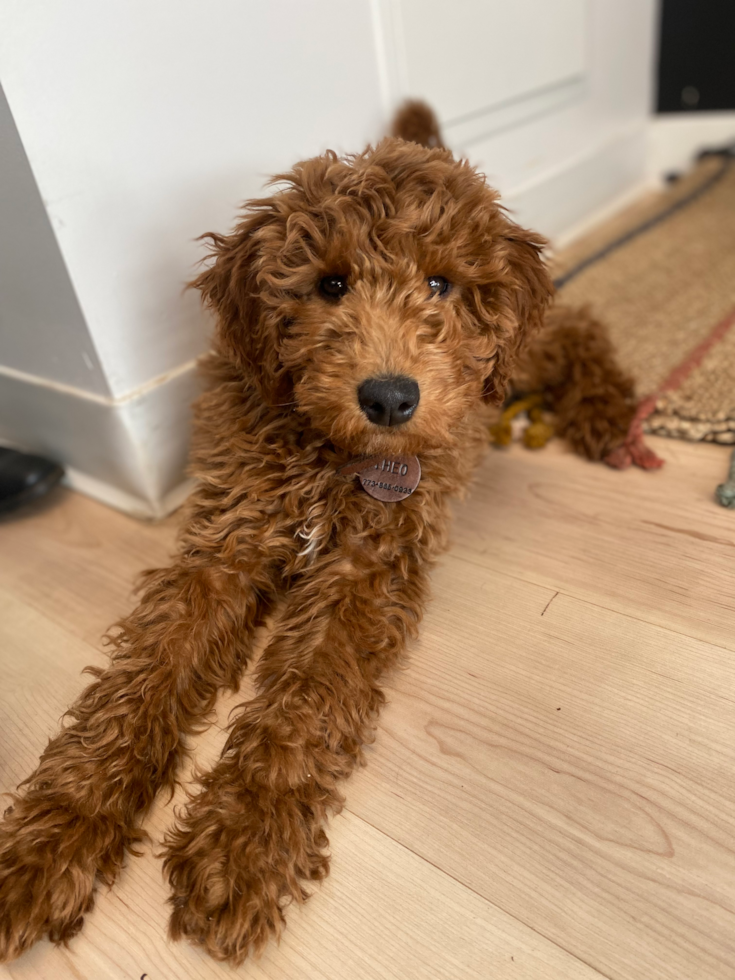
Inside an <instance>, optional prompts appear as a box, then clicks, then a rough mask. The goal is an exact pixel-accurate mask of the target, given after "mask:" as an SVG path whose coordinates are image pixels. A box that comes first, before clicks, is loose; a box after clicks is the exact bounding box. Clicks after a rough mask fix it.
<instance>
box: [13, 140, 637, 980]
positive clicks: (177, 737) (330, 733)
mask: <svg viewBox="0 0 735 980" xmlns="http://www.w3.org/2000/svg"><path fill="white" fill-rule="evenodd" d="M278 181H279V182H280V184H281V187H280V189H279V190H278V191H277V192H276V193H274V194H273V196H271V197H269V198H265V199H263V200H259V201H255V202H252V203H251V204H250V205H249V206H248V207H247V209H246V211H245V213H244V216H243V218H242V220H241V222H240V223H239V224H238V225H237V227H236V228H235V230H234V231H233V232H232V234H230V235H216V234H215V235H211V236H210V242H211V247H212V253H213V262H212V264H211V265H210V266H209V267H208V268H207V269H206V270H205V271H204V272H203V273H202V274H201V275H200V276H199V278H198V279H197V280H196V283H195V285H196V286H197V287H198V288H199V289H200V290H201V292H202V294H203V296H204V299H205V301H206V303H207V304H208V305H209V306H210V307H211V308H212V309H213V310H214V311H215V313H216V316H217V324H218V325H217V332H216V340H215V348H214V352H213V353H212V354H211V355H210V356H209V357H208V359H207V364H206V371H207V373H208V375H209V379H210V386H209V390H208V392H207V393H206V394H205V395H204V396H203V397H202V398H201V400H200V401H199V403H198V405H197V410H196V417H197V421H196V437H195V446H194V464H193V469H194V473H195V475H196V476H197V477H198V479H199V485H198V489H197V490H196V491H195V493H194V495H193V497H192V498H191V500H190V502H189V504H188V507H187V511H186V516H185V522H184V530H183V533H182V535H181V541H180V549H179V552H178V556H177V558H176V559H175V561H174V563H173V564H172V565H171V567H170V568H165V569H159V570H156V571H151V572H148V573H147V574H146V576H145V579H144V582H143V586H142V593H143V594H142V598H141V601H140V603H139V605H138V606H137V608H136V609H135V610H134V611H133V612H132V613H131V614H130V615H129V616H128V617H126V618H125V619H123V620H122V621H121V622H120V623H119V624H118V627H117V629H116V630H115V631H114V633H113V634H112V643H113V644H114V647H115V649H114V653H113V656H112V658H111V662H110V665H109V667H108V668H107V669H106V670H104V671H102V670H97V671H95V672H94V673H95V680H94V682H93V683H92V684H91V685H90V686H89V687H88V688H87V689H86V691H84V693H83V694H82V695H81V697H80V698H79V700H78V701H77V702H76V704H75V705H74V706H73V707H72V709H71V710H70V712H69V722H68V724H67V726H66V727H65V728H64V730H63V731H62V733H61V734H60V735H58V736H57V737H56V738H54V739H52V741H51V742H50V743H49V745H48V747H47V748H46V751H45V752H44V753H43V756H42V758H41V761H40V764H39V766H38V768H37V770H36V771H35V772H34V773H33V775H32V776H31V777H30V778H29V779H28V780H27V781H26V784H25V789H24V790H23V791H22V792H21V793H20V794H19V795H17V796H16V797H15V798H14V802H13V806H12V807H11V808H10V810H9V811H8V812H7V813H6V818H5V822H4V824H3V826H2V831H1V832H0V958H2V959H9V958H12V957H14V956H17V955H18V954H19V953H21V952H22V951H23V950H24V949H26V948H27V947H29V946H30V945H31V944H32V943H33V942H35V941H36V940H37V939H39V938H40V937H41V936H43V935H48V936H49V937H50V938H51V939H52V940H54V941H56V942H66V941H67V940H69V939H70V938H71V937H72V936H74V935H75V933H77V932H78V930H79V929H80V928H81V925H82V919H83V916H84V914H85V913H86V912H88V911H89V910H90V909H91V908H92V905H93V901H94V890H95V886H96V884H97V882H99V881H102V882H106V883H111V882H112V881H113V880H114V878H115V877H116V875H117V874H118V872H119V871H120V868H121V867H122V865H123V861H124V858H125V854H126V852H127V851H128V850H131V849H134V847H135V845H136V843H138V842H139V841H140V840H141V837H142V832H141V830H140V829H139V828H140V820H141V818H142V817H143V815H144V814H145V812H146V810H147V809H148V807H149V806H150V804H151V802H152V800H153V798H154V797H155V795H156V793H157V792H158V791H159V790H160V789H161V788H163V787H172V786H173V785H174V781H175V778H176V772H177V767H178V764H179V762H180V761H181V758H182V755H183V754H184V752H185V750H186V740H187V737H188V736H189V735H191V734H192V733H193V732H195V731H196V730H197V728H198V726H200V725H201V724H202V723H203V722H204V721H205V720H206V717H207V714H208V713H209V712H210V710H211V709H212V707H213V705H214V703H215V699H216V697H217V694H218V692H219V691H220V690H221V689H223V688H236V687H237V684H238V680H239V678H240V675H241V672H242V671H243V669H244V668H245V666H246V665H247V662H248V658H249V657H250V652H251V643H252V637H253V633H254V631H255V629H256V627H257V626H258V625H259V624H260V623H262V621H263V619H264V616H265V615H266V613H267V612H268V611H269V610H271V609H272V608H273V606H274V604H275V603H276V601H278V602H279V604H280V613H279V616H278V618H277V622H276V626H275V629H274V632H273V635H272V638H271V639H270V642H269V644H268V646H267V648H266V650H265V652H264V653H263V655H262V658H261V660H260V662H259V664H258V666H257V674H256V679H257V695H256V697H255V699H254V700H252V701H251V702H250V703H248V704H245V705H244V706H243V707H242V709H241V711H240V714H239V717H238V718H237V720H236V721H235V723H234V725H233V728H232V731H231V733H230V736H229V739H228V742H227V745H226V747H225V750H224V752H223V755H222V757H221V759H220V761H219V763H218V764H217V765H216V766H215V768H214V769H213V770H212V771H211V772H210V773H208V774H207V775H205V776H204V777H203V778H202V780H201V785H200V787H199V791H198V794H197V795H196V796H195V797H194V798H193V799H192V800H191V802H190V803H189V806H188V808H187V809H186V812H185V814H184V815H183V817H181V819H180V820H179V822H178V824H177V825H176V827H175V829H174V830H173V831H172V832H171V833H170V835H169V836H168V838H167V840H166V844H165V848H166V856H165V870H166V873H167V875H168V878H169V880H170V883H171V889H172V898H171V902H172V906H173V911H172V916H171V935H172V937H173V938H175V939H178V938H179V937H183V936H185V937H187V938H188V939H190V940H191V941H193V942H194V943H197V944H199V945H201V946H203V947H204V948H205V949H206V950H207V951H208V952H209V953H210V954H211V955H212V956H214V957H216V958H218V959H223V960H230V961H232V962H234V963H238V962H240V961H241V960H242V959H243V958H244V957H245V956H246V955H247V953H248V952H249V951H250V950H252V949H257V948H259V947H260V946H262V944H263V943H264V942H265V941H266V939H267V938H268V937H269V936H270V935H271V934H273V933H278V931H279V930H280V928H281V924H282V921H283V910H284V907H285V905H286V904H287V903H288V902H289V901H291V900H294V899H295V900H297V901H302V900H303V899H305V898H306V897H307V894H308V890H307V888H308V884H309V882H312V881H316V880H319V879H321V878H323V877H324V876H325V875H326V874H327V869H328V858H327V854H326V847H327V837H326V834H325V824H326V820H327V816H328V814H329V813H334V812H335V811H337V810H338V809H339V808H340V806H341V804H342V796H341V790H340V782H341V780H343V779H344V778H345V777H347V776H349V774H350V773H351V772H352V770H353V769H354V768H355V766H356V765H358V764H359V763H360V762H361V759H362V747H363V745H364V744H365V743H366V742H367V741H369V740H370V738H371V737H372V731H373V726H374V725H375V720H376V716H377V713H378V710H379V708H380V706H381V704H382V703H383V694H382V693H381V688H380V682H381V679H382V677H383V675H384V674H385V672H386V671H387V670H388V669H389V668H391V667H393V665H395V664H396V662H397V661H398V660H399V659H400V657H401V655H402V653H403V651H404V648H405V645H406V641H407V639H408V638H409V637H412V636H413V635H414V634H415V632H416V629H417V624H418V622H419V620H420V618H421V612H422V608H423V605H424V600H425V597H426V591H427V586H426V583H427V574H428V571H429V569H430V567H431V564H432V561H433V560H434V558H435V557H436V555H437V554H438V552H439V551H440V550H441V549H442V547H443V546H444V542H445V534H446V528H447V522H448V500H449V498H450V497H451V496H452V495H454V494H458V493H461V492H462V490H463V489H464V488H465V487H466V485H467V484H468V481H469V479H470V476H471V473H472V471H473V468H474V467H475V465H476V463H477V461H478V459H479V457H480V456H481V454H482V453H483V451H484V449H485V446H486V444H487V424H488V420H489V416H490V414H491V413H492V411H493V405H497V404H498V403H499V402H501V401H502V399H503V397H504V395H505V392H506V388H507V386H508V383H509V380H510V378H511V373H512V370H513V365H514V362H516V360H517V358H518V357H520V361H518V364H519V367H520V370H519V372H518V379H519V383H520V384H521V385H522V386H523V385H527V386H530V387H531V388H534V389H535V388H539V387H543V388H545V389H546V391H547V392H548V396H549V399H550V400H551V402H552V404H553V406H554V407H555V408H556V410H557V412H558V413H559V416H560V420H561V424H562V427H563V429H564V431H565V433H566V435H567V437H568V438H569V439H570V440H571V441H572V443H573V445H574V446H575V448H577V449H578V450H579V451H580V452H582V453H583V454H586V455H587V456H589V457H590V458H593V459H596V458H599V457H600V456H601V455H602V454H604V452H605V451H607V450H608V449H611V448H613V447H614V445H615V444H616V442H619V441H620V440H621V438H622V435H623V434H624V433H623V429H624V428H625V425H624V422H625V419H626V418H627V417H628V413H629V412H630V413H631V414H632V411H631V392H630V387H629V384H628V382H627V381H626V379H625V378H624V377H623V376H622V375H621V373H620V372H619V370H618V369H617V368H616V366H615V364H614V359H613V357H612V353H611V350H610V348H609V345H608V344H607V342H606V341H605V340H604V337H603V336H602V333H601V329H600V328H599V327H598V326H597V325H595V324H594V323H593V322H592V321H591V320H590V319H589V318H588V317H586V316H584V315H581V314H574V315H567V314H564V313H556V314H554V316H553V318H552V320H551V321H550V323H549V326H548V328H547V330H546V332H545V334H543V337H544V339H543V340H542V341H541V343H540V344H539V345H537V346H536V347H535V348H533V347H530V346H529V342H530V339H531V337H532V335H533V334H534V333H535V332H536V331H538V330H539V329H540V327H541V325H542V321H543V319H544V314H545V311H546V308H547V305H548V303H549V301H550V299H551V296H552V286H551V282H550V279H549V276H548V273H547V271H546V268H545V266H544V263H543V261H542V256H541V252H542V247H543V245H544V242H543V240H542V239H541V238H540V237H539V236H538V235H536V234H534V233H532V232H529V231H525V230H524V229H522V228H520V227H518V226H517V225H516V224H514V223H513V222H512V221H511V220H509V218H508V217H507V215H506V214H505V213H504V211H503V210H502V209H501V208H500V207H499V205H498V199H497V195H496V194H495V192H494V191H492V190H491V189H490V188H489V187H488V186H487V185H486V183H485V181H484V179H483V177H482V176H481V175H480V174H478V173H477V172H476V171H475V170H474V169H473V168H472V167H471V166H470V165H469V164H468V163H467V162H465V161H457V160H455V159H454V158H453V157H452V155H451V153H450V152H449V151H447V150H445V149H442V148H436V149H427V148H424V147H422V146H419V145H417V144H415V143H410V142H407V141H404V140H401V139H398V138H387V139H385V140H384V141H383V142H381V143H380V144H379V145H378V146H377V147H375V148H374V149H368V150H367V151H365V152H364V153H362V154H360V155H357V156H352V157H346V158H340V157H338V156H336V155H335V154H334V153H326V154H324V155H323V156H321V157H318V158H316V159H312V160H308V161H306V162H305V163H301V164H299V165H298V166H296V167H295V168H294V170H293V171H292V172H291V173H289V174H286V175H283V176H281V177H280V178H278ZM333 274H339V275H342V276H345V277H347V279H348V282H349V290H348V292H347V293H346V294H345V295H344V296H343V297H342V298H341V299H329V298H326V297H324V296H323V295H322V294H321V293H320V292H319V290H318V284H319V282H320V280H321V279H322V277H324V276H328V275H333ZM435 275H441V276H443V277H445V278H446V279H447V280H448V281H449V282H450V283H451V284H452V288H451V290H450V291H449V292H447V294H446V295H441V296H440V295H435V294H433V293H432V291H431V290H430V288H429V286H428V284H427V279H428V277H430V276H435ZM386 374H399V375H407V376H409V377H411V378H414V379H416V381H417V382H418V383H419V386H420V403H419V407H418V409H417V410H416V412H415V414H414V415H413V417H412V418H411V419H410V420H409V421H408V422H406V423H405V424H404V425H401V426H398V427H385V426H378V425H374V424H373V423H371V422H370V421H369V420H368V418H367V417H366V415H365V414H364V413H363V411H361V409H360V405H359V404H358V399H357V394H356V392H357V388H358V386H359V385H360V383H361V382H363V381H364V380H365V379H367V378H371V377H374V376H376V375H377V376H380V375H386ZM396 452H400V453H415V454H418V455H419V456H420V460H421V466H422V471H423V477H422V480H421V483H420V485H419V486H418V488H417V489H416V490H415V492H414V493H413V494H412V495H411V496H410V497H408V498H406V499H405V500H403V501H401V502H399V503H383V502H380V501H379V500H375V499H373V498H372V497H371V496H368V494H367V493H364V492H363V491H362V490H361V489H360V487H359V485H358V484H356V483H355V482H354V481H353V480H352V479H351V478H349V477H345V476H342V475H340V474H339V473H338V469H339V467H340V466H341V465H342V464H344V463H346V462H348V461H349V460H350V459H352V458H353V457H355V456H357V455H362V454H370V453H396Z"/></svg>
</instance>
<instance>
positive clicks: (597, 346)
mask: <svg viewBox="0 0 735 980" xmlns="http://www.w3.org/2000/svg"><path fill="white" fill-rule="evenodd" d="M513 386H514V388H515V389H516V390H518V391H524V392H534V391H543V392H544V395H545V397H546V400H547V401H548V402H549V406H550V408H551V409H552V411H553V412H554V414H555V416H556V427H557V432H558V434H559V435H560V436H562V437H563V438H565V439H566V440H567V441H568V442H569V443H570V444H571V446H572V448H573V449H574V450H575V452H577V453H579V455H580V456H586V457H587V459H592V460H601V459H604V458H605V457H606V456H607V455H608V454H609V453H610V452H612V450H613V449H616V448H617V447H618V446H619V445H620V444H621V443H622V442H623V441H624V439H625V437H626V435H627V434H628V429H629V427H630V423H631V421H632V419H633V416H634V415H635V410H636V403H635V398H634V392H633V382H632V381H631V379H630V378H628V377H627V376H626V374H625V373H624V372H623V370H622V368H621V367H620V365H619V364H618V361H617V359H616V356H615V351H614V349H613V346H612V343H611V342H610V339H609V337H608V335H607V330H606V329H605V327H604V326H603V325H602V324H601V323H600V322H599V321H597V320H596V319H595V318H594V317H593V316H592V315H591V314H590V313H589V312H588V311H587V310H585V309H579V310H577V309H571V308H568V307H564V306H555V307H552V309H551V310H550V311H549V312H548V314H547V317H546V322H545V324H544V327H543V329H542V330H541V331H540V332H539V333H538V334H537V335H536V336H534V337H533V339H532V340H531V342H530V344H529V346H528V347H527V348H526V349H525V350H524V351H523V352H522V353H521V354H520V356H519V358H518V360H517V362H516V365H515V367H514V371H513Z"/></svg>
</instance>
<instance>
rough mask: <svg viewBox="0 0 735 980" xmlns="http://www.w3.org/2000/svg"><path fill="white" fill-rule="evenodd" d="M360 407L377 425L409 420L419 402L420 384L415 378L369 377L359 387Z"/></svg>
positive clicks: (395, 423)
mask: <svg viewBox="0 0 735 980" xmlns="http://www.w3.org/2000/svg"><path fill="white" fill-rule="evenodd" d="M357 400H358V401H359V402H360V408H361V409H362V410H363V412H364V413H365V414H366V415H367V417H368V418H369V419H370V421H371V422H374V423H375V425H402V424H403V423H404V422H408V420H409V419H410V418H411V416H412V415H413V413H414V412H415V411H416V406H417V405H418V403H419V386H418V384H417V383H416V382H415V381H414V380H413V378H406V377H404V376H403V375H398V376H395V377H392V378H368V380H367V381H363V383H362V384H361V385H360V387H359V388H358V389H357Z"/></svg>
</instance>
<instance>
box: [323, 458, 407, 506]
mask: <svg viewBox="0 0 735 980" xmlns="http://www.w3.org/2000/svg"><path fill="white" fill-rule="evenodd" d="M337 472H338V473H340V474H341V475H342V476H357V477H359V480H360V486H361V487H362V489H363V490H364V491H365V492H366V493H369V494H370V496H371V497H375V499H376V500H384V501H386V502H389V503H393V502H394V501H396V500H405V498H406V497H410V496H411V494H412V493H413V492H414V490H415V489H416V487H417V486H418V485H419V482H420V480H421V463H420V462H419V458H418V456H405V455H403V454H399V455H390V456H383V455H382V454H378V455H375V456H361V457H360V458H358V459H353V460H351V461H350V462H349V463H345V465H344V466H340V468H339V469H338V470H337Z"/></svg>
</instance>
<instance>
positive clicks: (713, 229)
mask: <svg viewBox="0 0 735 980" xmlns="http://www.w3.org/2000/svg"><path fill="white" fill-rule="evenodd" d="M722 166H723V163H722V160H721V158H706V159H705V160H703V161H702V162H701V163H699V164H698V165H697V166H696V167H695V168H694V169H693V170H692V172H691V173H689V174H688V175H686V176H685V177H684V178H682V179H681V180H679V181H678V182H677V183H676V184H675V185H673V186H672V187H671V188H670V189H667V190H665V191H662V192H661V193H654V194H650V195H649V196H647V197H645V198H644V199H642V200H641V201H639V202H637V203H636V204H635V205H634V206H632V207H630V208H628V209H627V210H626V211H624V212H623V213H621V214H619V215H617V216H616V217H615V218H614V219H613V220H611V221H608V222H606V223H605V224H604V225H601V226H599V227H598V228H596V229H595V230H594V232H592V233H590V234H588V235H586V236H585V237H584V238H582V239H579V240H578V241H576V242H575V243H574V245H573V246H572V247H569V248H567V249H566V250H565V251H564V252H563V253H561V254H559V255H558V256H557V257H556V259H555V260H554V262H553V263H552V268H553V272H554V274H555V275H556V276H559V275H563V274H564V273H565V272H567V271H568V270H570V269H572V268H574V267H576V266H577V265H578V263H579V262H581V261H582V260H584V259H586V258H588V257H589V256H590V255H592V254H594V253H596V252H597V251H598V250H599V249H601V248H603V247H605V246H606V245H608V244H609V243H610V242H612V241H614V240H616V239H617V238H618V237H620V236H621V235H622V234H624V233H626V232H628V231H630V230H631V229H633V228H636V227H638V226H639V225H641V224H642V223H643V222H645V221H647V220H648V219H650V218H652V217H653V216H655V215H657V214H659V213H661V212H663V211H664V210H665V209H666V208H668V207H669V206H670V205H671V204H672V203H674V202H676V201H678V200H682V199H683V198H684V197H686V196H687V195H688V194H689V193H690V192H691V191H692V190H694V189H695V188H697V187H698V186H702V185H703V184H704V183H705V182H706V181H708V180H709V179H710V178H712V177H714V175H715V174H716V173H717V172H718V171H719V169H720V168H721V167H722ZM559 299H560V301H561V302H563V303H565V304H570V305H575V306H576V305H586V306H588V307H589V308H590V309H591V310H592V311H593V312H594V313H595V315H597V316H598V317H599V318H600V319H601V320H602V321H604V323H606V324H607V326H608V328H609V330H610V334H611V336H612V339H613V342H614V344H615V346H616V348H617V351H618V354H619V357H620V361H621V363H622V365H623V367H624V368H625V369H626V370H627V371H628V372H629V373H630V374H631V375H632V376H633V378H634V379H635V381H636V388H637V391H638V394H639V396H640V397H641V399H642V402H641V408H640V409H639V414H638V421H639V423H640V425H642V427H643V429H644V430H645V431H647V432H651V433H656V434H658V435H667V436H674V437H678V438H682V439H691V440H706V441H710V442H721V443H731V444H732V443H735V162H733V163H731V164H730V165H729V167H728V168H727V169H726V170H725V171H724V174H723V175H722V176H721V177H720V179H719V180H717V181H716V182H715V183H714V184H713V185H712V186H711V187H710V188H709V190H706V191H704V192H703V193H702V194H701V196H699V197H698V198H697V199H696V200H694V201H693V202H691V203H690V204H688V205H685V206H682V208H681V209H680V210H678V211H676V212H675V213H674V214H672V215H671V216H669V217H668V218H666V219H665V220H664V221H663V222H662V223H660V224H658V225H656V226H655V227H652V228H650V229H649V230H647V231H644V232H643V233H642V234H640V235H639V236H637V237H635V238H633V239H632V240H631V241H629V242H628V243H627V244H625V245H622V246H621V247H620V248H618V249H617V250H615V251H613V252H612V253H611V254H609V255H608V256H606V257H605V258H603V259H601V260H600V261H598V262H596V263H594V264H593V265H591V266H590V267H588V268H587V269H585V270H583V271H582V272H580V273H579V275H577V276H575V277H574V278H573V279H572V280H571V281H570V282H569V283H568V284H567V285H564V286H562V287H561V289H560V294H559Z"/></svg>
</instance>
